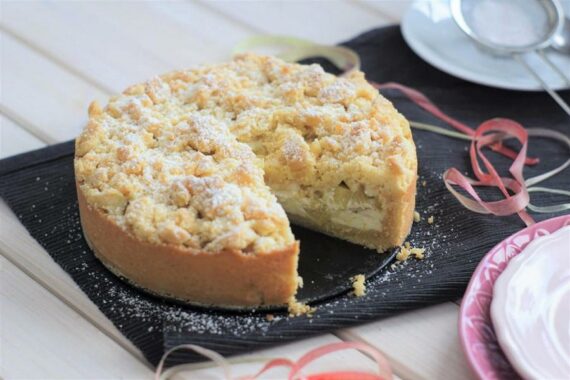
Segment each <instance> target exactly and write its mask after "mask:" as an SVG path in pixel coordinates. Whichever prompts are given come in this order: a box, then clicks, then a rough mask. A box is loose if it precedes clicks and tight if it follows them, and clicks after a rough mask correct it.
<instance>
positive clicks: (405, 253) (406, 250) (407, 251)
mask: <svg viewBox="0 0 570 380" xmlns="http://www.w3.org/2000/svg"><path fill="white" fill-rule="evenodd" d="M425 251H426V249H425V248H416V247H412V246H411V244H410V242H409V241H407V242H405V243H404V245H403V246H402V247H400V252H398V253H397V254H396V260H398V261H406V260H407V259H408V258H409V257H410V256H414V257H415V258H416V259H418V260H423V259H424V257H425V255H424V253H425Z"/></svg>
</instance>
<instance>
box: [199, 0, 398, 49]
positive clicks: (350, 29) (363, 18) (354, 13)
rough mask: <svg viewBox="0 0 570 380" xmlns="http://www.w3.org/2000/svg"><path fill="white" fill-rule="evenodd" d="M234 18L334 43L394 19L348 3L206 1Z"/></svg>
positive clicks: (269, 30) (270, 31) (273, 30)
mask: <svg viewBox="0 0 570 380" xmlns="http://www.w3.org/2000/svg"><path fill="white" fill-rule="evenodd" d="M202 4H204V5H205V6H208V7H211V8H215V9H217V10H218V11H219V12H221V13H223V14H225V15H226V16H228V17H229V18H230V19H236V20H240V21H241V22H243V23H246V24H249V25H252V26H253V27H255V28H256V29H258V30H260V31H262V32H263V33H266V34H280V35H293V36H297V37H302V38H307V39H310V40H313V41H315V42H319V43H325V44H334V43H338V42H341V41H345V40H347V39H349V38H351V37H354V36H355V35H357V34H359V33H361V32H364V31H367V30H369V29H373V28H377V27H380V26H383V25H387V24H389V23H390V22H391V20H390V19H389V18H387V17H384V16H382V15H381V14H378V13H377V12H370V10H367V9H363V8H362V7H359V6H356V5H354V4H352V3H351V2H347V1H338V0H335V1H326V2H323V1H295V2H291V1H263V2H262V1H240V2H235V1H211V2H202Z"/></svg>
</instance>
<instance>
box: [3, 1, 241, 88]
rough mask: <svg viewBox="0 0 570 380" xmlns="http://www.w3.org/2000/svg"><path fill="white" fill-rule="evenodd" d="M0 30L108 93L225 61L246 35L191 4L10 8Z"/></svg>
mask: <svg viewBox="0 0 570 380" xmlns="http://www.w3.org/2000/svg"><path fill="white" fill-rule="evenodd" d="M0 25H1V26H2V29H3V30H4V31H6V32H7V33H9V34H11V35H13V36H17V38H18V39H20V40H22V41H24V42H25V43H26V44H28V45H29V46H31V47H33V48H34V49H37V50H38V51H41V52H43V54H44V55H46V56H47V57H49V58H50V59H52V60H53V61H55V62H57V63H58V64H60V65H61V66H63V67H66V68H67V69H69V70H70V71H72V72H74V73H76V74H77V75H79V76H82V77H83V78H84V79H85V80H87V81H89V82H91V83H92V84H94V85H96V86H97V87H99V88H101V89H104V90H106V91H108V92H119V91H122V90H123V89H124V88H126V87H127V86H128V85H130V84H132V83H136V82H140V81H144V80H146V79H148V78H151V77H152V76H154V75H157V74H160V73H163V72H166V71H170V70H172V69H175V68H181V67H189V66H193V65H196V64H198V63H204V62H213V61H219V60H224V59H226V58H227V57H229V54H230V52H231V47H232V46H233V45H234V44H235V43H236V42H237V41H239V40H241V39H242V38H244V37H245V36H247V35H249V34H250V31H249V30H247V28H244V27H243V26H242V25H239V24H237V23H236V24H235V25H233V24H231V23H229V22H228V20H226V19H223V18H220V16H219V15H217V14H216V13H215V12H212V11H210V10H208V9H207V8H205V7H202V6H201V5H200V4H197V3H189V2H168V3H161V2H10V3H4V4H3V17H2V20H1V22H0Z"/></svg>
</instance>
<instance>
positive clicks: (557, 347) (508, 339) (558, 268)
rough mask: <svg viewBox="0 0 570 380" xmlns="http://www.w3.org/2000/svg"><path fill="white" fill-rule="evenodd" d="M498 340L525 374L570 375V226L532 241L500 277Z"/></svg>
mask: <svg viewBox="0 0 570 380" xmlns="http://www.w3.org/2000/svg"><path fill="white" fill-rule="evenodd" d="M491 319H492V320H493V327H494V329H495V334H496V335H497V340H498V341H499V344H500V346H501V348H502V349H503V352H504V353H505V355H506V356H507V357H508V358H509V361H510V362H511V364H512V365H513V367H514V368H515V369H516V370H517V372H518V373H519V374H520V375H521V376H522V377H523V378H525V379H568V378H570V331H569V330H570V226H566V227H563V228H561V229H559V230H558V231H556V232H554V233H552V234H550V235H544V236H540V237H538V238H536V239H534V240H533V241H532V242H530V243H529V244H528V245H527V246H526V248H525V249H524V250H523V251H522V252H521V253H520V254H519V255H518V256H516V257H515V258H514V259H512V260H511V261H510V262H509V265H508V266H507V268H506V269H505V271H504V272H503V273H501V275H500V276H499V278H498V279H497V281H496V282H495V286H494V288H493V300H492V302H491Z"/></svg>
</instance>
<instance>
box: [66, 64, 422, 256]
mask: <svg viewBox="0 0 570 380" xmlns="http://www.w3.org/2000/svg"><path fill="white" fill-rule="evenodd" d="M89 116H90V118H89V124H88V126H87V128H86V129H85V130H84V132H83V133H82V134H81V136H79V138H78V139H77V141H76V159H75V172H76V176H77V181H78V185H79V189H80V191H81V192H82V193H83V195H84V196H85V199H86V200H87V203H88V204H90V205H91V206H95V207H96V208H98V209H99V210H102V211H103V212H104V213H106V215H107V216H108V218H111V219H112V220H113V221H114V222H115V223H116V224H117V225H118V226H120V227H121V228H122V229H123V230H125V231H127V232H129V233H131V234H133V235H134V236H136V237H137V238H138V239H140V240H142V241H147V242H150V243H164V244H171V245H177V246H184V247H187V248H189V249H192V250H196V251H205V252H212V253H213V252H220V251H224V250H238V251H243V252H249V253H255V254H259V253H264V252H271V251H274V250H279V249H282V248H283V247H287V246H290V245H291V244H293V243H294V236H293V234H292V233H291V230H290V226H289V220H288V217H287V215H286V214H285V211H284V208H285V210H287V213H288V214H289V218H290V219H291V220H293V221H294V222H297V223H300V224H302V225H305V226H308V227H310V228H314V229H317V230H320V231H323V232H325V233H328V234H331V235H335V236H339V237H342V238H345V239H347V240H351V241H356V242H359V243H361V244H364V245H367V246H369V247H373V248H376V249H378V250H382V249H385V248H389V246H394V245H399V244H401V241H400V242H396V243H395V242H389V243H386V244H385V245H383V244H380V243H377V241H376V240H374V239H377V238H378V236H379V235H378V234H379V232H378V231H381V230H382V228H383V225H384V224H386V223H400V222H397V221H391V220H387V219H386V218H387V217H388V215H390V210H391V207H392V206H391V205H390V202H391V201H392V200H394V201H395V202H396V201H397V200H398V199H400V198H401V197H403V194H405V193H406V192H409V191H410V190H409V189H410V188H411V187H413V186H414V185H415V179H416V157H415V148H414V144H413V141H412V138H411V132H410V128H409V125H408V123H407V121H406V120H405V119H404V117H403V116H401V115H400V114H399V113H398V112H397V111H396V110H395V109H394V107H393V106H392V104H391V103H390V102H389V101H388V100H386V99H385V98H384V97H382V96H381V95H379V94H378V91H376V90H375V89H374V88H373V87H372V86H370V85H369V84H368V83H367V82H366V80H365V79H364V75H363V74H362V73H361V72H354V73H352V74H350V75H348V76H347V77H342V78H338V77H335V76H333V75H331V74H328V73H325V72H324V71H323V69H322V68H321V67H320V66H318V65H310V66H306V65H299V64H290V63H285V62H283V61H281V60H278V59H276V58H272V57H265V56H257V55H253V54H244V55H240V56H237V57H236V58H235V59H234V60H233V61H231V62H229V63H224V64H219V65H214V66H206V67H201V68H197V69H191V70H184V71H176V72H172V73H168V74H165V75H162V76H160V77H156V78H154V79H152V80H150V81H148V82H146V83H143V84H138V85H134V86H132V87H130V88H128V89H127V90H126V91H124V92H123V94H121V95H118V96H115V97H113V98H111V100H110V101H109V103H108V105H107V106H106V107H105V108H102V107H100V106H99V105H98V104H97V103H93V104H92V105H91V107H90V109H89ZM411 202H412V204H411V209H410V210H411V211H410V223H411V218H412V212H413V197H412V200H411ZM394 207H396V206H394ZM394 210H395V209H394ZM404 219H405V218H404ZM401 223H407V222H406V221H405V220H404V221H402V222H401ZM406 228H408V229H409V226H407V227H406V226H405V225H403V227H402V231H404V230H405V229H406ZM405 234H407V231H406V232H405ZM404 237H405V236H404ZM404 237H401V239H402V240H403V238H404ZM398 239H400V237H398Z"/></svg>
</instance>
